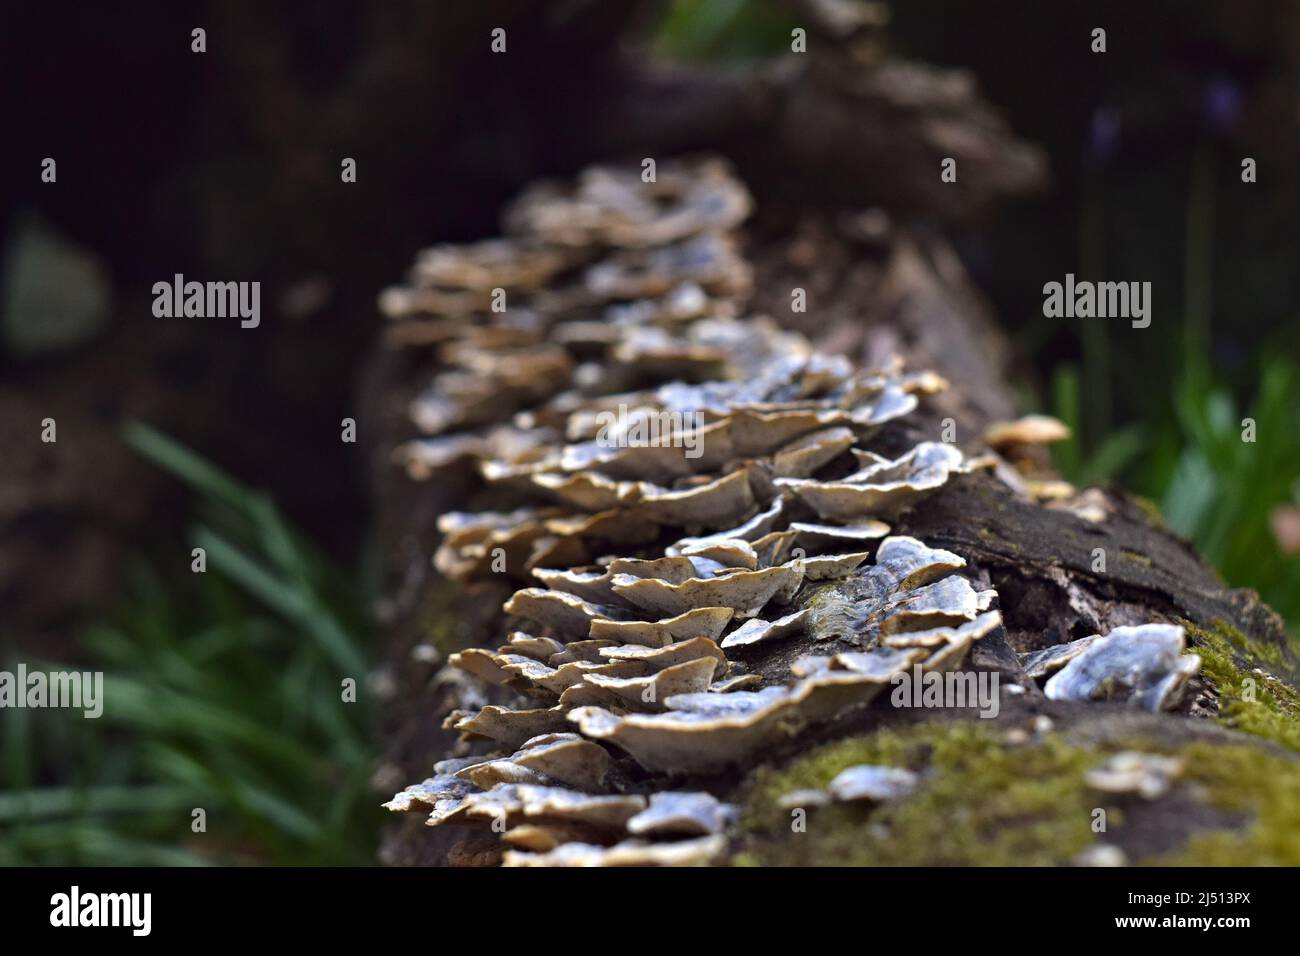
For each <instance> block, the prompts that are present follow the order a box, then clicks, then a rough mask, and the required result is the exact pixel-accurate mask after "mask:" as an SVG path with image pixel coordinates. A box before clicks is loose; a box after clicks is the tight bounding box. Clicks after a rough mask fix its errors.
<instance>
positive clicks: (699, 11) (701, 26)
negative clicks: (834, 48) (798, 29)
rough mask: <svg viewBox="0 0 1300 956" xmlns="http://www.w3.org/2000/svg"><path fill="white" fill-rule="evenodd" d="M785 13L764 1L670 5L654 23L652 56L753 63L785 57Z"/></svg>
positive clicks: (691, 0) (788, 24) (789, 22)
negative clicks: (749, 61) (658, 21)
mask: <svg viewBox="0 0 1300 956" xmlns="http://www.w3.org/2000/svg"><path fill="white" fill-rule="evenodd" d="M797 25H798V21H797V20H796V19H795V18H794V16H793V15H792V13H791V10H790V8H789V7H787V6H783V5H782V4H780V3H774V2H769V0H674V2H673V4H672V5H671V6H670V7H669V9H668V14H667V15H666V16H665V17H664V18H663V20H662V21H660V23H659V28H658V31H657V33H656V35H655V52H656V53H659V54H660V55H662V56H667V57H670V58H673V59H677V60H686V61H696V62H714V61H737V62H743V61H747V60H758V59H763V58H764V57H768V56H772V55H773V54H776V53H781V52H789V50H790V31H791V30H792V29H793V28H794V27H795V26H797Z"/></svg>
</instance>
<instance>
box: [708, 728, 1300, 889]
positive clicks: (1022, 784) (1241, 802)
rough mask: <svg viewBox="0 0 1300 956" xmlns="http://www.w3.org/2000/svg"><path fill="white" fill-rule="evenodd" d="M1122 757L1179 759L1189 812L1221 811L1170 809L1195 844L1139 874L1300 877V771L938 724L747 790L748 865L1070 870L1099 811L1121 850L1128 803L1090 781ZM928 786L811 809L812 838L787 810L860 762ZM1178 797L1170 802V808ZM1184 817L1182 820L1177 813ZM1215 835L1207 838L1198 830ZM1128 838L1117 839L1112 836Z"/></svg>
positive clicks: (793, 767) (837, 747) (817, 753)
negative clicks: (1227, 869)
mask: <svg viewBox="0 0 1300 956" xmlns="http://www.w3.org/2000/svg"><path fill="white" fill-rule="evenodd" d="M1124 749H1138V750H1145V751H1149V752H1164V753H1173V754H1178V755H1180V756H1182V757H1183V758H1184V771H1183V773H1182V776H1181V778H1180V781H1179V783H1178V784H1177V792H1178V793H1179V794H1180V796H1179V797H1178V799H1179V800H1182V801H1185V800H1187V799H1191V800H1194V801H1196V802H1197V803H1204V804H1206V805H1208V806H1210V807H1213V808H1214V809H1215V810H1216V811H1219V812H1217V813H1214V814H1210V815H1209V816H1208V817H1206V818H1205V819H1206V820H1208V821H1209V822H1208V824H1207V823H1206V822H1205V820H1202V821H1201V822H1200V823H1197V822H1194V821H1195V820H1196V819H1197V817H1196V815H1195V814H1188V813H1187V812H1186V809H1187V805H1186V803H1185V802H1182V803H1177V804H1176V805H1175V806H1171V808H1170V809H1169V810H1168V811H1167V812H1169V813H1176V814H1177V816H1176V817H1175V818H1174V819H1177V820H1183V821H1185V825H1186V829H1187V830H1188V831H1190V835H1189V836H1188V837H1187V839H1186V841H1185V842H1184V843H1183V844H1182V845H1181V847H1180V848H1179V849H1178V850H1176V851H1174V852H1172V853H1169V854H1165V855H1162V856H1158V857H1153V858H1149V859H1143V860H1136V861H1135V862H1140V863H1147V864H1156V865H1174V866H1207V865H1208V866H1243V865H1282V866H1296V865H1300V760H1296V759H1294V758H1290V757H1288V756H1287V755H1286V754H1285V753H1284V752H1282V751H1270V750H1269V749H1266V748H1263V747H1260V746H1254V745H1249V744H1221V743H1212V742H1206V741H1198V742H1195V743H1191V744H1184V745H1178V746H1174V745H1170V744H1168V743H1165V744H1163V745H1162V744H1161V743H1160V742H1159V741H1156V740H1145V739H1143V740H1139V739H1126V740H1122V741H1121V740H1113V741H1110V742H1108V743H1107V744H1105V745H1104V746H1100V747H1094V746H1093V745H1091V744H1082V743H1071V742H1067V741H1066V740H1065V739H1063V738H1062V737H1060V736H1058V735H1056V734H1049V735H1047V736H1044V737H1041V738H1038V739H1035V740H1033V741H1032V742H1030V743H1026V744H1021V745H1009V744H1007V743H1006V741H1005V737H1004V733H1003V732H1002V731H1000V730H999V729H998V728H997V727H995V726H988V725H985V724H984V723H981V722H976V721H953V722H934V723H928V724H919V725H915V726H912V727H907V728H902V729H898V730H894V729H883V730H879V731H876V732H874V733H871V734H867V735H863V736H858V737H851V738H848V739H845V740H842V741H837V742H835V743H832V744H826V745H824V746H821V747H818V748H817V749H815V750H813V751H812V752H810V753H808V754H807V755H805V756H803V757H800V758H798V759H796V760H794V761H793V762H792V763H790V764H788V765H787V766H785V767H782V768H766V769H762V770H759V771H758V772H757V773H756V774H755V776H754V778H753V779H752V780H751V782H750V786H749V790H748V797H747V799H746V802H745V811H744V816H743V817H742V824H743V827H744V829H745V831H746V845H745V846H744V847H743V848H742V852H741V853H740V854H739V855H738V856H736V857H735V859H734V860H733V863H734V864H735V865H739V866H772V865H785V866H806V865H819V866H827V865H829V866H836V865H851V866H893V865H905V866H943V865H966V866H989V865H992V866H1005V865H1020V866H1025V865H1053V864H1056V865H1060V864H1068V863H1070V862H1071V861H1072V860H1074V858H1075V857H1077V855H1078V854H1079V853H1080V851H1082V850H1084V849H1085V848H1087V847H1088V846H1089V845H1090V844H1091V843H1092V842H1093V840H1094V839H1095V835H1094V834H1093V832H1092V827H1091V822H1092V819H1093V812H1094V810H1095V809H1096V808H1097V807H1099V806H1100V807H1102V808H1104V809H1105V811H1106V817H1107V822H1108V824H1109V826H1110V828H1111V830H1112V833H1114V835H1115V836H1120V837H1121V840H1122V834H1123V826H1124V815H1123V813H1122V810H1121V809H1120V808H1121V807H1122V806H1123V805H1124V800H1125V798H1116V800H1115V801H1112V800H1111V799H1110V798H1105V799H1103V798H1102V797H1101V796H1100V795H1099V794H1098V793H1097V792H1096V791H1094V790H1091V789H1090V788H1089V787H1088V786H1087V785H1086V783H1085V781H1084V774H1085V773H1086V771H1087V770H1088V769H1090V768H1092V767H1095V766H1097V765H1098V764H1099V763H1100V762H1101V761H1102V760H1104V759H1105V758H1106V756H1107V755H1109V754H1111V753H1114V752H1117V751H1119V750H1124ZM860 763H877V764H887V765H891V766H899V767H906V768H908V769H910V770H913V771H916V772H917V773H920V774H921V775H922V782H921V785H920V786H919V787H918V789H917V791H916V792H915V793H914V794H912V795H911V796H910V797H908V798H907V799H905V800H901V801H898V802H896V803H890V804H884V805H881V806H877V807H874V808H873V807H871V806H868V805H865V804H839V805H833V806H829V807H822V808H819V809H812V810H809V811H808V813H807V816H806V821H805V825H806V828H805V830H804V831H803V832H795V831H794V830H793V828H792V822H793V820H794V817H793V815H792V813H791V812H790V811H788V810H783V809H781V808H780V807H779V805H778V804H777V801H778V800H779V798H780V797H781V796H783V795H784V794H786V793H789V792H790V791H792V790H799V789H804V788H823V787H825V786H826V784H827V783H829V782H830V780H831V779H832V778H833V777H834V776H835V775H836V774H837V773H839V772H840V771H841V770H844V769H845V768H847V767H850V766H853V765H854V764H860ZM1165 799H1168V798H1165ZM1175 807H1176V809H1175ZM1207 825H1208V826H1212V827H1216V828H1215V829H1203V830H1199V831H1197V830H1196V829H1195V828H1196V827H1197V826H1207ZM1116 828H1118V830H1116Z"/></svg>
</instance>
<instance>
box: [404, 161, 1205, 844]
mask: <svg viewBox="0 0 1300 956" xmlns="http://www.w3.org/2000/svg"><path fill="white" fill-rule="evenodd" d="M750 205H751V202H750V199H749V195H748V193H747V192H746V190H745V188H744V186H743V185H741V184H740V183H739V182H738V181H737V180H736V179H734V177H733V176H732V175H731V173H730V171H729V169H728V168H727V166H726V165H725V163H722V162H721V161H718V160H710V159H705V160H691V161H681V162H675V163H662V164H661V165H660V169H659V177H658V182H657V183H648V184H647V183H643V182H641V180H640V177H639V176H638V175H637V174H636V173H635V172H632V171H628V170H622V169H616V168H606V167H598V168H595V169H592V170H588V171H587V172H586V173H584V174H582V176H580V177H579V179H578V181H577V182H576V183H574V184H571V185H566V184H562V183H546V184H543V185H540V186H536V187H534V188H532V189H530V190H528V191H527V192H526V193H525V194H524V195H523V196H522V197H521V198H520V199H518V200H517V201H516V202H515V203H514V204H513V205H512V206H511V207H510V208H509V209H508V210H507V212H506V214H505V217H504V221H505V224H506V230H507V233H508V238H505V239H497V240H490V241H487V242H482V243H475V244H471V245H469V246H463V247H454V246H440V247H437V248H435V249H433V250H430V251H429V252H427V253H425V254H423V255H421V256H420V257H419V259H417V261H416V264H415V267H414V268H413V270H412V272H411V275H410V284H409V285H408V286H404V287H401V288H398V289H394V290H389V291H388V292H386V293H385V294H384V297H383V299H382V302H381V306H382V308H383V310H384V311H385V313H386V314H388V315H389V316H390V318H392V320H393V322H394V323H395V324H397V325H398V326H404V325H409V324H410V323H422V324H424V325H427V324H428V323H431V322H445V321H447V320H449V319H455V320H456V323H455V325H454V326H451V325H439V326H438V328H437V334H436V335H433V334H431V333H430V332H428V330H426V331H425V332H424V333H419V334H411V335H403V336H398V337H396V338H390V339H389V342H390V345H391V346H392V347H395V348H414V347H417V346H418V347H420V348H430V349H432V352H433V366H432V369H433V371H432V374H431V377H430V379H429V380H428V384H427V387H426V388H425V389H424V391H423V392H422V393H421V394H420V396H419V397H418V398H417V399H416V400H415V401H414V402H413V403H412V405H411V407H410V416H411V424H412V426H413V428H414V430H415V431H417V432H419V433H422V434H423V436H424V437H421V438H416V439H414V440H412V441H409V442H407V443H406V444H405V445H403V446H402V447H401V448H400V449H399V451H398V454H397V461H398V463H400V464H401V465H402V466H403V467H404V468H405V469H406V472H407V474H408V475H409V476H410V478H411V479H412V480H414V481H416V482H423V481H430V480H435V479H437V478H439V477H442V476H445V475H449V474H451V473H453V472H456V473H458V474H459V475H460V476H461V478H464V477H466V475H467V470H468V469H473V470H474V471H476V472H477V476H478V487H480V488H482V489H484V490H485V491H486V492H488V493H489V498H490V500H492V501H494V502H497V503H500V502H503V501H504V502H507V503H508V504H507V505H506V507H507V508H508V509H511V510H496V511H493V510H482V511H477V512H465V513H450V514H446V515H444V516H443V517H442V518H441V520H440V521H439V524H438V527H439V530H440V532H441V534H442V540H441V542H440V544H439V545H438V548H437V553H436V556H435V564H436V567H437V569H438V570H439V571H440V572H441V573H442V574H444V575H445V576H446V577H448V578H450V579H452V580H453V581H456V582H459V583H460V584H462V585H464V586H466V587H473V586H474V585H475V584H476V582H480V581H483V580H485V579H492V578H497V579H499V578H500V577H502V576H505V577H507V578H510V579H513V581H514V583H515V584H516V585H517V590H515V591H514V593H513V595H512V596H511V597H509V599H508V600H507V601H506V602H505V604H504V608H503V610H504V612H505V613H506V614H507V615H509V616H510V617H512V618H515V619H518V620H519V621H523V622H526V623H523V624H520V623H516V624H515V626H520V627H524V628H525V630H518V631H514V632H510V633H509V635H508V637H506V638H505V639H504V642H503V643H501V645H500V646H499V647H498V648H497V649H496V650H491V649H490V648H486V647H475V648H468V649H465V650H462V651H460V652H459V653H456V654H453V655H451V657H450V659H449V663H448V666H449V667H451V668H455V669H458V670H459V671H460V672H462V673H463V674H464V675H466V679H468V680H470V681H472V682H476V683H477V684H479V685H481V686H482V687H483V688H484V692H483V694H482V695H480V697H479V699H480V703H479V704H478V705H477V706H472V707H469V706H467V707H463V708H460V709H452V710H451V711H450V713H448V714H447V716H446V720H445V723H444V726H445V727H446V728H448V729H451V730H454V731H456V732H458V733H459V734H460V735H461V744H460V747H461V748H462V749H461V750H460V751H458V752H459V753H462V754H464V753H473V754H474V756H470V757H459V758H457V759H456V760H450V761H442V762H440V763H439V764H437V765H436V766H435V767H434V774H433V776H431V777H430V778H429V779H427V780H425V781H423V782H422V783H419V784H416V785H414V786H412V787H408V788H407V789H406V790H403V791H402V792H401V793H399V794H397V795H396V796H395V797H394V798H393V800H391V801H390V802H389V803H388V804H386V806H387V807H388V808H389V809H392V810H395V811H422V812H426V813H428V814H429V817H428V823H429V824H430V825H434V826H438V825H442V824H446V823H465V824H477V825H480V826H486V825H493V829H494V830H496V831H497V832H499V833H501V841H502V845H503V851H504V857H503V860H504V862H505V864H506V865H511V866H572V865H582V866H588V865H590V866H607V865H609V866H612V865H641V864H649V865H654V864H665V865H680V864H688V863H708V862H714V861H717V860H719V859H721V858H723V857H724V856H725V854H726V852H727V848H728V845H729V842H728V840H729V833H730V828H731V827H732V825H733V824H734V822H735V820H736V813H735V812H734V810H733V808H731V807H729V806H727V805H726V804H725V803H723V802H721V801H719V800H718V799H717V797H716V796H715V795H714V794H712V793H710V792H706V791H705V790H692V791H687V792H679V791H676V790H673V789H672V788H671V787H670V786H669V783H670V781H671V780H672V779H673V778H674V777H680V776H681V775H683V774H696V775H701V779H703V780H707V779H708V775H716V774H719V773H722V772H724V771H727V770H729V769H734V768H738V769H740V770H742V771H743V770H744V769H746V768H748V767H750V766H752V765H753V763H754V760H755V756H756V755H757V754H760V753H762V752H764V751H767V750H769V749H771V748H773V747H777V746H781V745H784V744H786V743H788V742H790V741H792V740H794V739H795V738H797V737H798V736H799V735H800V734H801V733H803V732H804V730H805V729H807V728H811V727H814V726H819V725H826V724H828V723H830V722H833V721H836V720H838V719H840V718H842V717H844V716H845V715H848V714H850V713H852V712H857V711H861V710H863V709H866V708H869V707H870V706H871V704H872V702H873V700H875V699H877V698H878V697H880V696H881V694H882V691H884V690H885V688H887V687H888V686H889V685H890V684H891V682H893V681H894V680H895V679H897V678H900V677H903V676H907V675H910V674H911V673H912V672H913V669H914V668H920V670H922V671H934V672H947V671H952V670H954V669H956V668H959V667H961V666H962V665H963V662H964V661H966V660H967V659H968V657H969V656H970V654H971V651H972V648H973V647H974V646H975V644H976V642H978V641H981V640H984V639H987V638H989V636H990V635H993V634H995V633H998V632H1000V631H1001V628H1002V617H1001V613H1000V611H999V610H998V595H997V592H996V590H995V589H993V588H991V587H989V586H988V578H987V576H984V577H981V576H980V574H979V573H977V572H978V569H972V568H968V567H967V562H966V561H965V560H964V559H963V558H962V557H961V556H959V555H957V554H955V553H953V552H951V551H947V550H944V549H942V548H937V547H932V546H930V545H928V544H926V543H925V542H924V541H922V540H919V539H917V538H915V537H911V536H909V535H907V534H905V533H898V532H895V530H894V529H895V527H896V526H900V525H901V526H902V527H903V528H906V523H907V518H908V515H909V514H910V513H911V512H912V511H913V509H918V508H923V507H925V506H926V502H927V499H929V498H930V496H932V495H936V494H938V493H940V492H941V491H942V490H943V489H944V488H945V486H946V485H948V483H949V482H950V481H953V479H954V478H955V477H956V476H959V475H963V474H965V473H966V472H968V471H970V470H971V469H972V468H974V467H977V466H979V465H981V464H987V461H981V460H967V459H966V458H965V457H964V456H963V453H962V451H961V450H960V449H958V448H957V447H956V446H955V445H952V444H948V443H944V442H934V441H916V440H915V437H913V439H912V444H911V446H910V447H909V448H907V449H906V450H903V451H902V452H901V453H900V447H901V446H900V445H899V444H898V438H899V436H905V435H907V434H909V432H908V431H907V429H906V428H905V427H903V421H904V419H906V418H907V417H908V416H910V415H912V413H913V412H915V411H916V410H917V409H918V408H920V407H921V403H922V401H924V400H925V399H927V398H928V397H929V396H933V395H936V394H937V393H939V392H941V391H942V390H943V389H944V388H946V386H947V383H946V382H945V381H944V380H943V378H942V377H941V376H939V375H937V374H935V373H933V372H926V371H908V370H905V369H904V368H903V366H902V364H901V362H900V361H897V360H891V361H889V362H887V363H886V364H885V365H884V366H883V367H881V368H876V369H869V370H865V371H864V370H860V369H856V368H855V367H854V366H853V365H852V363H851V362H849V361H848V360H847V359H845V358H844V357H842V356H823V355H819V354H817V353H816V352H815V351H814V350H813V349H812V348H811V346H810V345H809V344H808V342H807V341H806V340H805V339H804V338H803V337H802V336H800V335H798V334H796V333H791V332H787V331H782V330H781V329H779V328H778V327H777V326H776V325H775V324H773V323H772V322H770V321H768V320H765V319H763V318H762V317H757V316H748V315H747V314H746V307H747V303H746V296H747V294H748V290H749V279H750V275H749V266H748V263H747V262H746V261H745V260H744V259H743V257H742V256H741V254H740V252H739V249H740V245H739V243H738V241H737V235H736V229H737V228H738V226H739V225H740V223H741V222H742V220H743V219H744V218H745V216H746V215H747V213H748V211H749V209H750ZM493 290H506V298H507V300H508V301H507V308H506V311H504V312H500V311H490V310H489V308H488V306H487V304H486V298H485V297H486V296H490V294H491V293H492V292H493ZM886 426H891V427H893V426H897V427H895V428H894V430H893V431H892V432H890V434H891V435H892V437H893V441H892V442H880V441H878V439H879V438H880V436H881V435H882V434H884V432H885V431H886V430H887V428H886ZM911 434H912V435H913V436H915V432H912V433H911ZM1057 437H1060V430H1059V429H1058V428H1055V427H1054V426H1052V425H1051V423H1049V422H1045V421H1040V420H1034V419H1026V420H1022V421H1020V422H1018V423H1012V424H1010V425H1007V426H1004V427H1001V429H1000V430H995V431H994V433H992V434H991V435H989V436H988V437H987V440H988V441H989V443H990V444H992V445H994V446H995V447H1000V448H1005V447H1012V446H1019V445H1023V444H1025V443H1037V442H1043V441H1049V440H1052V439H1053V438H1057ZM887 452H888V453H887ZM973 582H977V583H973ZM999 639H1000V638H999ZM498 640H500V639H498ZM1182 651H1183V635H1182V631H1181V629H1178V628H1172V627H1168V626H1164V625H1148V626H1146V627H1138V628H1117V629H1115V630H1114V631H1112V632H1111V633H1110V634H1109V635H1107V636H1106V637H1104V638H1103V637H1093V638H1087V639H1085V640H1084V641H1082V642H1075V644H1072V645H1064V646H1060V647H1053V648H1049V649H1048V650H1046V651H1043V652H1040V653H1038V654H1034V655H1031V656H1029V657H1028V658H1027V659H1026V660H1025V661H1024V667H1025V670H1026V671H1027V672H1028V674H1029V676H1030V677H1031V678H1033V679H1035V680H1039V681H1046V685H1045V692H1046V695H1047V696H1048V697H1049V698H1052V699H1056V700H1078V701H1087V700H1096V699H1101V698H1113V697H1127V698H1130V699H1132V700H1133V701H1134V702H1135V703H1136V704H1138V705H1139V706H1143V707H1147V708H1149V709H1157V708H1160V707H1167V706H1171V705H1172V703H1173V702H1174V701H1175V700H1176V699H1177V696H1178V694H1179V693H1180V692H1181V689H1182V687H1183V685H1184V684H1185V683H1186V681H1187V679H1188V677H1190V675H1191V674H1192V673H1194V672H1195V670H1196V664H1195V661H1196V659H1195V658H1194V657H1183V656H1181V655H1182ZM886 696H887V695H886ZM484 699H486V700H491V701H492V702H491V703H487V704H483V703H481V701H482V700H484ZM851 770H852V772H847V771H846V773H845V774H841V776H840V777H837V778H836V779H835V781H833V782H832V784H831V787H830V790H829V795H828V796H824V797H821V798H817V799H823V800H830V799H837V800H844V799H869V800H881V799H906V798H907V794H908V793H910V792H911V791H912V789H913V788H915V787H918V786H922V785H923V781H920V780H918V779H916V778H914V777H913V776H912V775H910V774H907V772H906V771H901V770H893V769H890V768H879V767H854V768H851ZM717 789H718V790H719V792H720V793H724V795H725V790H726V788H725V785H723V784H718V786H717ZM810 799H812V798H810ZM500 825H504V827H503V828H502V827H501V826H500ZM505 847H508V849H505Z"/></svg>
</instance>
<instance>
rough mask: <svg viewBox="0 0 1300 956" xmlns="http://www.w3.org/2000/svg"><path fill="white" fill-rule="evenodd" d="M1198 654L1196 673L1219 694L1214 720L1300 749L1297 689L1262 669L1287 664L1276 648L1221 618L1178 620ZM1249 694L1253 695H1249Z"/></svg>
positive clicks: (1281, 667) (1283, 667) (1285, 668)
mask: <svg viewBox="0 0 1300 956" xmlns="http://www.w3.org/2000/svg"><path fill="white" fill-rule="evenodd" d="M1183 623H1184V625H1185V626H1186V627H1187V630H1188V633H1189V634H1190V635H1191V637H1192V640H1193V641H1194V643H1195V650H1196V653H1197V654H1199V655H1200V658H1201V673H1202V674H1204V675H1205V677H1206V678H1207V679H1208V680H1209V681H1210V682H1211V683H1212V684H1213V685H1214V688H1215V690H1216V691H1217V692H1218V694H1219V720H1220V721H1221V722H1222V723H1224V724H1226V725H1227V726H1229V727H1232V728H1234V729H1236V730H1241V731H1243V732H1245V733H1248V734H1253V735H1255V736H1257V737H1263V738H1265V739H1267V740H1271V741H1273V742H1275V743H1278V744H1281V745H1283V746H1284V747H1289V748H1291V749H1292V750H1300V694H1297V693H1296V691H1295V689H1294V688H1292V687H1291V686H1290V685H1288V684H1286V683H1284V682H1283V681H1282V680H1280V679H1278V678H1277V677H1276V676H1274V675H1270V674H1267V673H1257V669H1258V670H1261V671H1262V670H1265V666H1264V665H1267V668H1268V669H1271V670H1274V671H1280V672H1282V673H1286V672H1287V671H1288V670H1289V667H1288V664H1287V661H1286V656H1285V654H1284V653H1283V651H1282V649H1281V648H1279V647H1274V646H1271V645H1266V644H1261V643H1260V642H1258V641H1252V640H1250V639H1249V638H1248V637H1246V636H1245V635H1244V634H1242V633H1241V632H1240V631H1239V630H1237V629H1236V628H1233V627H1231V626H1229V625H1228V624H1227V623H1225V622H1223V621H1215V622H1214V625H1213V626H1212V627H1208V628H1206V627H1200V626H1198V625H1195V624H1192V623H1190V622H1187V621H1185V622H1183ZM1252 698H1253V699H1252Z"/></svg>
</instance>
